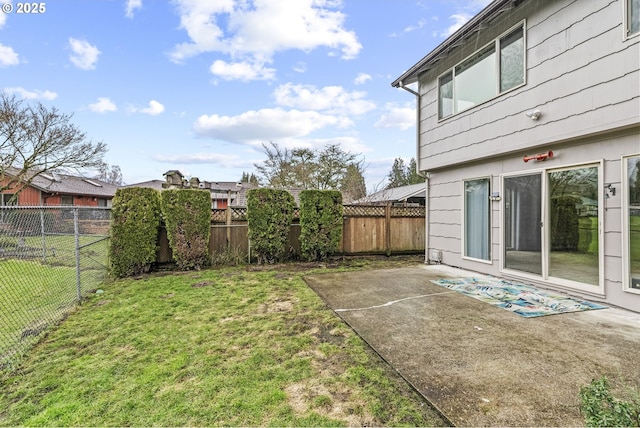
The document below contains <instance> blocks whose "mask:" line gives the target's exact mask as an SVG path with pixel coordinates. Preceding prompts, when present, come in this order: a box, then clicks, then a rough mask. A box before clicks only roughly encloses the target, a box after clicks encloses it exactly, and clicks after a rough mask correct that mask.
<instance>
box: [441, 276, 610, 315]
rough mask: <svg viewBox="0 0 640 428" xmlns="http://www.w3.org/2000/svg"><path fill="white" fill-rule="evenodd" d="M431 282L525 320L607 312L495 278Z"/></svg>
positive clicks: (591, 304) (568, 298)
mask: <svg viewBox="0 0 640 428" xmlns="http://www.w3.org/2000/svg"><path fill="white" fill-rule="evenodd" d="M431 282H433V283H434V284H437V285H440V286H442V287H446V288H449V289H451V290H455V291H457V292H459V293H462V294H465V295H467V296H469V297H473V298H474V299H478V300H480V301H483V302H485V303H489V304H491V305H494V306H497V307H499V308H502V309H506V310H508V311H511V312H515V313H516V314H518V315H520V316H523V317H526V318H533V317H541V316H543V315H554V314H564V313H568V312H579V311H588V310H591V309H605V308H607V306H603V305H599V304H596V303H591V302H587V301H583V300H576V299H573V298H571V297H567V296H563V295H560V294H553V293H550V292H548V291H541V290H538V289H537V288H535V287H532V286H530V285H525V284H518V283H514V282H511V281H507V280H504V279H498V278H456V279H437V280H432V281H431Z"/></svg>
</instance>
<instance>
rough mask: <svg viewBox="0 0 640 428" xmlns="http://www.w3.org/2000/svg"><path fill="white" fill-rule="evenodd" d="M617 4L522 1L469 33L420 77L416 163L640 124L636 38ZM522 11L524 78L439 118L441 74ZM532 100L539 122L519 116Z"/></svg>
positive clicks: (469, 157)
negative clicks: (627, 33) (626, 35)
mask: <svg viewBox="0 0 640 428" xmlns="http://www.w3.org/2000/svg"><path fill="white" fill-rule="evenodd" d="M623 10H624V9H623V3H622V1H620V0H619V1H591V2H577V1H568V0H565V1H546V2H545V1H528V2H525V3H524V4H522V5H521V6H520V7H516V8H515V9H512V10H510V11H508V12H505V13H503V14H502V15H501V17H500V18H499V19H498V20H496V21H495V22H492V24H491V26H490V27H489V29H483V30H480V31H478V32H477V33H475V35H473V36H471V37H472V38H473V40H471V39H468V40H467V43H466V44H465V45H464V46H463V47H461V48H459V49H457V50H456V51H454V52H452V55H450V56H449V57H447V58H446V59H445V60H443V61H441V64H440V65H439V66H438V67H436V68H434V69H432V70H430V71H428V72H427V73H425V74H424V75H422V76H421V77H420V79H419V92H420V94H421V96H420V104H419V105H420V118H421V120H420V137H419V156H418V159H419V168H420V170H425V171H432V170H437V169H438V168H442V167H446V166H452V165H459V164H464V163H467V162H470V161H475V160H479V159H488V158H492V157H494V156H496V155H502V154H510V153H520V154H526V153H525V151H527V150H531V149H535V148H544V147H546V146H548V145H550V144H556V143H558V142H563V141H571V140H574V139H577V138H581V137H582V136H583V135H586V134H593V135H598V134H600V133H603V132H608V131H609V130H611V129H614V128H620V129H622V128H625V127H630V126H637V124H638V118H639V117H640V97H639V95H638V94H639V93H640V88H639V87H640V72H639V70H638V64H639V63H640V38H638V37H635V38H632V39H626V40H625V39H623V37H622V29H621V26H622V22H623ZM524 19H526V36H525V37H526V68H527V74H526V84H525V85H523V86H521V87H519V88H517V89H515V90H512V91H511V92H508V93H506V94H503V95H501V96H499V97H496V98H494V99H492V100H490V101H487V102H485V103H483V104H481V105H478V106H475V107H473V108H471V109H469V110H466V111H464V112H462V113H459V114H457V115H455V116H452V117H449V118H447V119H444V120H438V99H437V98H438V97H437V93H438V90H437V79H438V76H439V75H440V74H442V73H443V72H445V71H446V70H448V69H450V68H451V67H453V66H454V65H455V64H457V63H458V62H459V61H461V60H462V59H464V58H465V57H466V56H468V55H469V54H471V53H473V52H474V51H475V50H476V49H478V48H480V47H482V46H484V45H486V44H487V43H489V42H491V41H492V40H494V39H495V38H496V37H499V36H500V35H501V34H502V33H504V32H505V31H507V30H508V29H510V28H511V27H513V25H515V24H517V23H518V22H521V21H522V20H524ZM612 64H615V66H612ZM535 108H538V109H540V110H541V111H542V114H543V116H542V118H541V119H540V120H538V121H532V120H531V119H529V118H528V117H527V116H526V115H525V113H526V112H527V111H530V110H532V109H535Z"/></svg>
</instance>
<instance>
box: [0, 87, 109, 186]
mask: <svg viewBox="0 0 640 428" xmlns="http://www.w3.org/2000/svg"><path fill="white" fill-rule="evenodd" d="M71 118H72V115H70V114H64V113H61V112H60V111H59V110H58V109H56V108H55V107H52V108H50V109H49V108H47V107H45V106H44V105H42V104H41V103H36V104H35V105H29V104H26V103H25V102H24V101H23V100H19V99H17V98H16V97H15V95H13V96H9V95H7V94H6V93H4V92H2V93H0V191H3V190H6V189H13V188H15V189H16V191H17V192H19V191H20V190H21V189H22V188H24V186H25V185H28V184H30V183H31V181H32V180H33V179H34V178H35V177H37V176H38V175H40V174H42V173H46V172H47V171H55V170H57V169H75V170H80V169H84V168H98V167H100V165H101V164H102V157H103V156H104V154H105V152H106V151H107V146H106V145H105V144H104V143H102V142H93V141H91V140H89V139H88V138H87V135H86V134H85V133H84V132H82V131H81V130H80V129H79V128H78V127H76V126H75V125H74V124H72V123H71ZM7 172H10V175H7ZM5 178H7V179H8V180H3V179H5ZM21 183H22V184H23V185H22V186H21V187H20V186H18V187H17V188H16V186H17V185H19V184H21ZM17 192H16V194H17Z"/></svg>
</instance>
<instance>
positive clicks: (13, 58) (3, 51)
mask: <svg viewBox="0 0 640 428" xmlns="http://www.w3.org/2000/svg"><path fill="white" fill-rule="evenodd" d="M0 13H1V12H0ZM18 64H20V58H19V57H18V54H17V53H16V51H14V50H13V48H12V47H11V46H5V45H3V44H2V43H0V67H3V68H4V67H9V66H12V65H18Z"/></svg>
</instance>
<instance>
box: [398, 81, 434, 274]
mask: <svg viewBox="0 0 640 428" xmlns="http://www.w3.org/2000/svg"><path fill="white" fill-rule="evenodd" d="M397 87H399V88H402V89H404V90H405V91H407V92H409V93H411V94H413V95H415V97H416V173H417V174H418V175H419V176H420V177H423V178H424V180H425V189H424V196H425V198H424V200H425V216H424V221H425V237H424V262H425V264H429V205H430V203H429V173H428V172H427V171H421V170H420V93H419V92H416V91H414V90H413V89H411V88H409V87H407V86H405V85H404V82H403V81H400V82H399V84H398V86H397Z"/></svg>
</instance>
